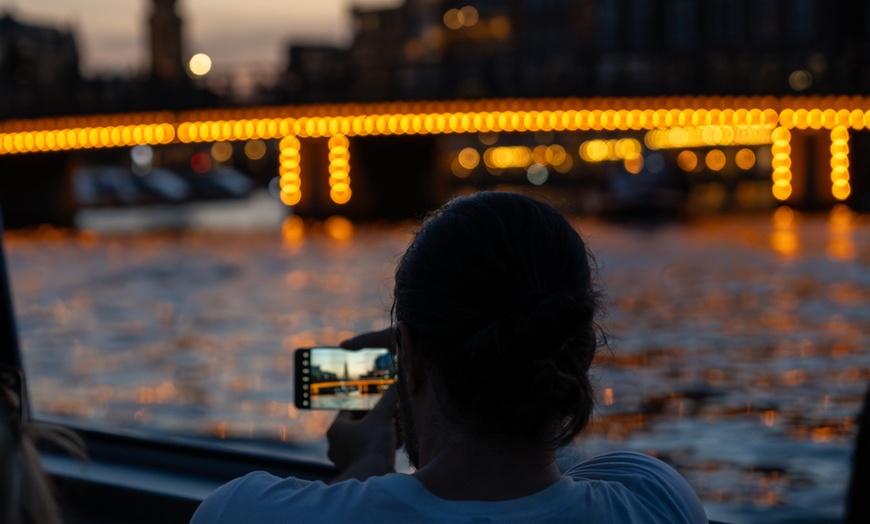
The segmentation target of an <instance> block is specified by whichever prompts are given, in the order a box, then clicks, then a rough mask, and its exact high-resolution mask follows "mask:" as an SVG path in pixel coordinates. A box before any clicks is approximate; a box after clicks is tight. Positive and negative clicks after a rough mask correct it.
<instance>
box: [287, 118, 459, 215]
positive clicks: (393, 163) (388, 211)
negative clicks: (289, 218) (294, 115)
mask: <svg viewBox="0 0 870 524" xmlns="http://www.w3.org/2000/svg"><path fill="white" fill-rule="evenodd" d="M348 140H349V143H350V147H349V151H350V172H349V174H350V181H351V182H350V188H351V191H352V196H351V198H350V200H349V201H348V202H347V203H344V204H338V203H336V202H334V201H333V200H332V198H331V197H330V186H329V177H330V173H329V163H330V161H329V146H328V139H326V138H302V139H300V144H301V160H300V166H301V175H300V178H301V191H302V197H301V199H300V201H299V203H298V204H297V205H296V206H294V211H295V213H296V214H298V215H299V216H301V217H303V218H309V217H311V218H326V217H328V216H332V215H342V216H345V217H348V218H351V219H357V220H374V219H387V220H401V219H406V218H420V217H421V216H423V215H424V214H425V213H426V212H427V211H429V210H432V209H435V208H436V207H438V206H439V205H440V204H441V203H442V200H443V198H444V195H443V194H442V193H443V191H442V189H441V187H440V186H439V184H438V180H439V179H441V178H443V177H438V176H437V174H438V173H437V171H438V166H437V165H436V164H437V151H438V150H437V137H435V136H432V135H401V136H365V137H357V136H350V137H348Z"/></svg>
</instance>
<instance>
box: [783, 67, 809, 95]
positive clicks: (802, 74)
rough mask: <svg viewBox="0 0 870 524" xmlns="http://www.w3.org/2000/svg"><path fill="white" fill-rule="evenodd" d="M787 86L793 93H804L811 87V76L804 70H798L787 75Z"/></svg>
mask: <svg viewBox="0 0 870 524" xmlns="http://www.w3.org/2000/svg"><path fill="white" fill-rule="evenodd" d="M788 85H789V87H791V88H792V89H794V90H795V91H806V90H807V89H809V88H810V86H812V85H813V74H812V73H810V72H809V71H807V70H806V69H798V70H797V71H793V72H792V74H790V75H788Z"/></svg>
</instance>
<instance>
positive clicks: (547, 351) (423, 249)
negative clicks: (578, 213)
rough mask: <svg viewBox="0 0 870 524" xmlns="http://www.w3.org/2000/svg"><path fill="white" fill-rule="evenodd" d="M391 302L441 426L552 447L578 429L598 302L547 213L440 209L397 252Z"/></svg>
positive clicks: (572, 237) (478, 204) (578, 248)
mask: <svg viewBox="0 0 870 524" xmlns="http://www.w3.org/2000/svg"><path fill="white" fill-rule="evenodd" d="M394 294H395V297H394V298H395V303H394V314H395V320H396V321H398V322H401V323H403V324H404V325H405V326H406V327H407V328H408V330H409V331H410V333H411V335H412V336H413V338H414V341H415V344H416V345H417V346H419V347H420V350H421V351H422V353H423V355H424V356H425V360H426V363H427V365H428V366H429V369H428V370H427V371H428V372H429V373H430V375H431V376H433V382H434V385H435V394H436V398H437V399H438V403H439V405H440V406H441V407H442V410H443V411H444V414H445V416H446V417H447V418H448V420H449V421H450V422H452V423H454V424H459V425H462V426H466V427H471V428H473V429H474V430H476V431H483V432H488V433H493V434H498V435H507V436H513V437H520V438H527V439H531V440H537V441H541V442H545V443H547V444H550V445H553V446H558V445H562V444H565V443H567V442H569V441H570V440H571V439H573V438H574V437H575V436H577V434H579V433H580V431H582V429H583V428H584V427H585V426H586V424H587V423H588V421H589V418H590V416H591V414H592V408H593V391H592V387H591V385H590V382H589V379H588V377H587V371H588V369H589V366H590V364H591V363H592V360H593V357H594V356H595V352H596V348H597V347H598V344H599V338H598V329H597V326H596V324H595V322H594V316H595V314H596V311H597V310H598V294H597V292H596V291H595V289H593V285H592V274H591V271H590V267H589V255H588V253H587V250H586V246H585V244H584V243H583V241H582V239H581V238H580V236H579V235H578V234H577V232H576V231H575V230H574V228H573V227H572V226H571V224H569V223H568V222H567V221H566V220H565V218H564V217H563V216H562V215H561V214H559V212H558V211H556V210H555V209H554V208H552V207H551V206H549V205H547V204H544V203H542V202H538V201H536V200H533V199H531V198H529V197H526V196H522V195H518V194H513V193H478V194H475V195H473V196H470V197H462V198H458V199H456V200H453V201H451V202H450V203H448V204H446V205H445V206H443V207H442V208H441V209H439V210H438V211H436V212H435V213H434V214H433V215H432V216H431V217H430V218H429V219H428V220H426V222H425V223H424V224H423V226H422V227H421V229H420V231H419V232H418V233H417V235H416V236H415V238H414V240H413V241H412V243H411V245H410V247H409V248H408V250H407V251H406V252H405V255H404V256H403V257H402V260H401V261H400V263H399V266H398V268H397V270H396V283H395V291H394Z"/></svg>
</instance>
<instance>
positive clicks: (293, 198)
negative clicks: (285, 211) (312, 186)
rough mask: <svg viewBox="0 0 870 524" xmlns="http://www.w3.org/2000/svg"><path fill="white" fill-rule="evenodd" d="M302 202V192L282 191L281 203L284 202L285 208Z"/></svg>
mask: <svg viewBox="0 0 870 524" xmlns="http://www.w3.org/2000/svg"><path fill="white" fill-rule="evenodd" d="M300 200H302V192H301V191H292V192H285V191H281V202H283V203H284V205H285V206H295V205H296V204H298V203H299V201H300Z"/></svg>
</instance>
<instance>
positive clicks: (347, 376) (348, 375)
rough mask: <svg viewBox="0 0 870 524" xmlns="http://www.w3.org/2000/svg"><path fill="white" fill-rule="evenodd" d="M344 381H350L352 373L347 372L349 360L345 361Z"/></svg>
mask: <svg viewBox="0 0 870 524" xmlns="http://www.w3.org/2000/svg"><path fill="white" fill-rule="evenodd" d="M342 380H350V373H348V372H347V360H345V361H344V378H343V379H342Z"/></svg>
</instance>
